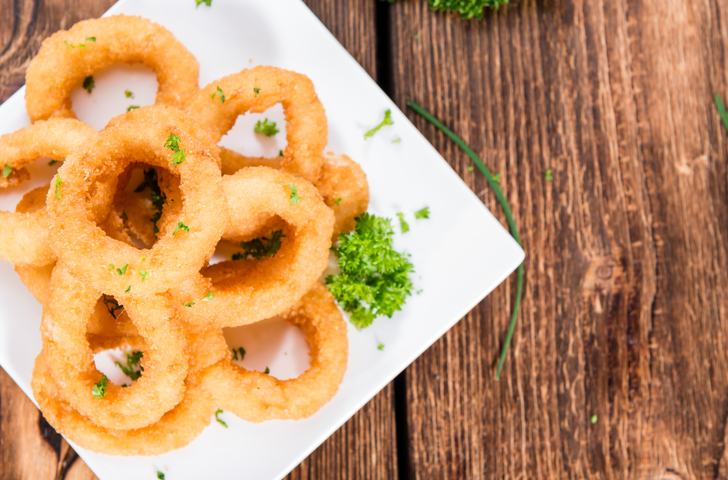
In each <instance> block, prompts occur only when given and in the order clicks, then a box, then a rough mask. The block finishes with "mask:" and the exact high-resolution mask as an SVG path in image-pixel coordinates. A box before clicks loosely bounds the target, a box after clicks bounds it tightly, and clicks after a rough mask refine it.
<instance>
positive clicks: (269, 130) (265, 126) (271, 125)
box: [253, 118, 280, 137]
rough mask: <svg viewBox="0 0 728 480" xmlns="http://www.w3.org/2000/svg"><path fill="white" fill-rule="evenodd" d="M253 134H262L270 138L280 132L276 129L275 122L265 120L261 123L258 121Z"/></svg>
mask: <svg viewBox="0 0 728 480" xmlns="http://www.w3.org/2000/svg"><path fill="white" fill-rule="evenodd" d="M253 131H254V132H255V133H262V134H263V135H265V136H266V137H272V136H273V135H275V134H276V133H278V132H279V131H280V130H278V128H277V127H276V122H271V121H270V120H268V119H267V118H266V119H265V120H263V121H260V120H258V121H257V122H256V124H255V128H254V129H253Z"/></svg>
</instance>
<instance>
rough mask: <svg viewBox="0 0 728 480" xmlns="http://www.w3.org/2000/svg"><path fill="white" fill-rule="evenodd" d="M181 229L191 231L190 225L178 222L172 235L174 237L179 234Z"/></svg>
mask: <svg viewBox="0 0 728 480" xmlns="http://www.w3.org/2000/svg"><path fill="white" fill-rule="evenodd" d="M180 230H184V231H185V232H189V231H190V227H188V226H187V225H185V224H184V223H182V222H177V226H176V227H174V232H172V236H173V237H174V236H175V235H177V232H179V231H180Z"/></svg>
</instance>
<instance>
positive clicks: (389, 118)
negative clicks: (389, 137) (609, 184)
mask: <svg viewBox="0 0 728 480" xmlns="http://www.w3.org/2000/svg"><path fill="white" fill-rule="evenodd" d="M387 125H394V122H393V121H392V111H391V110H387V111H386V112H384V120H382V123H380V124H379V125H377V126H376V127H374V128H372V129H371V130H369V131H368V132H367V133H365V134H364V138H369V137H373V136H374V134H375V133H377V132H378V131H379V129H380V128H382V127H384V126H387Z"/></svg>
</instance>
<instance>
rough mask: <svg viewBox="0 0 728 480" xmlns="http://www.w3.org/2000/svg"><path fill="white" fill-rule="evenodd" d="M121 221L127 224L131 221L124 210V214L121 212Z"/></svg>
mask: <svg viewBox="0 0 728 480" xmlns="http://www.w3.org/2000/svg"><path fill="white" fill-rule="evenodd" d="M121 219H122V220H124V221H125V222H126V221H127V220H129V215H127V214H126V211H124V210H122V212H121Z"/></svg>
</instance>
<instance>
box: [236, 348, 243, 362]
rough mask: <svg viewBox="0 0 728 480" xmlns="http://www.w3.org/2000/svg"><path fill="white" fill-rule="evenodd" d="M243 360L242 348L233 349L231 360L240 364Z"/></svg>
mask: <svg viewBox="0 0 728 480" xmlns="http://www.w3.org/2000/svg"><path fill="white" fill-rule="evenodd" d="M244 358H245V349H244V348H243V347H238V348H233V360H237V361H239V362H242V361H243V359H244Z"/></svg>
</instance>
